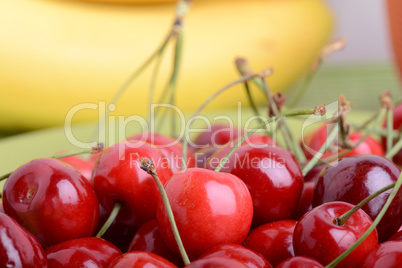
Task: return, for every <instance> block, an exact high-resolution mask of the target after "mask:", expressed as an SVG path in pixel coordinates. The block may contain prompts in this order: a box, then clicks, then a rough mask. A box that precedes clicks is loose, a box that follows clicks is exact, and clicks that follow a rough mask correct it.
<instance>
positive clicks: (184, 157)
mask: <svg viewBox="0 0 402 268" xmlns="http://www.w3.org/2000/svg"><path fill="white" fill-rule="evenodd" d="M263 74H264V72H263ZM258 76H261V74H249V75H245V76H243V77H241V78H239V79H237V80H235V81H233V82H231V83H229V84H227V85H226V86H224V87H222V88H221V89H219V90H218V91H216V92H215V93H214V94H212V96H210V97H209V98H208V99H207V100H206V101H205V102H204V103H203V104H202V105H201V106H200V107H198V109H197V111H195V113H194V114H193V116H192V117H190V119H189V121H188V124H187V125H186V128H185V129H184V137H185V138H184V139H183V150H182V161H181V169H186V168H187V164H186V163H187V147H188V142H187V137H188V130H189V128H190V126H191V124H192V123H193V122H194V120H195V118H196V117H197V116H198V115H199V114H200V113H201V111H202V110H203V109H204V108H205V106H207V105H208V104H209V103H210V102H211V101H212V100H214V99H215V98H216V97H217V96H218V95H219V94H221V93H222V92H224V91H226V90H227V89H229V88H231V87H233V86H235V85H237V84H239V83H244V82H245V81H248V80H250V79H252V78H254V77H258Z"/></svg>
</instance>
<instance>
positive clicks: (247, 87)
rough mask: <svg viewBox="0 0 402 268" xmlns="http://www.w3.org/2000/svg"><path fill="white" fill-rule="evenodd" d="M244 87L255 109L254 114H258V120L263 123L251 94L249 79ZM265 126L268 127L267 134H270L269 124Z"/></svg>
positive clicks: (252, 107)
mask: <svg viewBox="0 0 402 268" xmlns="http://www.w3.org/2000/svg"><path fill="white" fill-rule="evenodd" d="M244 88H245V90H246V94H247V98H248V101H249V103H250V107H251V109H252V110H253V111H254V114H255V115H256V116H257V118H258V121H260V123H262V122H263V120H262V115H261V114H260V112H259V111H258V107H257V105H256V104H255V102H254V99H253V96H252V95H251V91H250V86H249V83H248V82H247V81H246V82H244ZM265 128H266V131H267V134H269V129H268V126H267V125H265Z"/></svg>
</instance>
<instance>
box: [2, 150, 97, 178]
mask: <svg viewBox="0 0 402 268" xmlns="http://www.w3.org/2000/svg"><path fill="white" fill-rule="evenodd" d="M103 148H104V145H103V144H102V143H98V144H97V145H95V146H94V147H92V148H90V149H82V150H80V151H76V152H67V153H60V154H56V155H53V156H51V157H50V158H53V159H60V158H64V157H69V156H74V155H81V154H96V153H99V152H101V151H102V150H103ZM13 172H14V171H11V172H9V173H6V174H4V175H2V176H0V181H3V180H5V179H7V178H8V177H10V175H11V174H12V173H13Z"/></svg>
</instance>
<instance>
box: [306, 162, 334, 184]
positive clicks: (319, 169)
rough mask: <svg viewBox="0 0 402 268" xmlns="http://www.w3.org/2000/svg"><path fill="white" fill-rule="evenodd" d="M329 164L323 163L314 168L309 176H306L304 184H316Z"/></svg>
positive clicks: (308, 173)
mask: <svg viewBox="0 0 402 268" xmlns="http://www.w3.org/2000/svg"><path fill="white" fill-rule="evenodd" d="M328 165H329V164H327V163H323V164H320V165H317V166H315V167H313V168H312V169H311V170H310V171H309V172H307V174H306V175H305V176H304V182H314V183H315V182H316V181H317V180H318V177H319V176H320V173H321V172H322V170H323V169H324V168H325V167H327V166H328Z"/></svg>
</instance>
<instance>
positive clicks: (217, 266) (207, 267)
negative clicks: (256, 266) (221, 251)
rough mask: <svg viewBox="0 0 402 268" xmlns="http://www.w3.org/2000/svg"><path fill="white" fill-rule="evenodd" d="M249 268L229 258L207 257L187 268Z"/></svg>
mask: <svg viewBox="0 0 402 268" xmlns="http://www.w3.org/2000/svg"><path fill="white" fill-rule="evenodd" d="M235 267H236V268H249V266H247V265H245V264H243V263H241V262H240V261H238V260H236V259H230V258H228V257H215V256H214V257H207V258H202V259H198V260H196V261H193V262H192V263H191V264H189V265H187V266H185V268H235Z"/></svg>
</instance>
